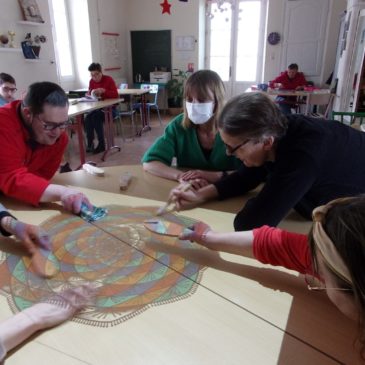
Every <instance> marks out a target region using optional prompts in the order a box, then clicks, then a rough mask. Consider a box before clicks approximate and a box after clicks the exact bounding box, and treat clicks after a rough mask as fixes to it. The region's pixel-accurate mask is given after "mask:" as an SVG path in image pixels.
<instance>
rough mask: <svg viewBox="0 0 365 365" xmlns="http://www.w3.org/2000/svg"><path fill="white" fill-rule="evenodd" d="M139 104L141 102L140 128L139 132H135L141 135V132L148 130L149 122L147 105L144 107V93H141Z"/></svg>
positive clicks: (149, 128)
mask: <svg viewBox="0 0 365 365" xmlns="http://www.w3.org/2000/svg"><path fill="white" fill-rule="evenodd" d="M141 104H142V128H141V130H140V131H139V132H137V136H139V137H140V136H141V135H142V133H143V132H145V131H150V130H151V127H150V123H149V120H148V118H147V107H146V94H142V95H141Z"/></svg>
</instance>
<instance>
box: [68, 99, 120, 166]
mask: <svg viewBox="0 0 365 365" xmlns="http://www.w3.org/2000/svg"><path fill="white" fill-rule="evenodd" d="M119 102H120V99H107V100H101V101H93V102H78V103H76V104H72V103H70V106H69V109H68V116H69V118H75V120H76V123H75V124H74V125H72V126H71V128H72V129H73V130H74V131H75V132H76V134H77V138H78V142H79V152H80V166H79V167H78V169H79V168H81V167H82V165H83V164H84V163H85V145H84V132H83V128H84V114H85V113H89V112H92V111H93V110H97V109H103V110H104V116H105V123H104V128H105V137H106V147H107V148H106V150H105V152H104V154H103V156H102V158H101V159H102V161H104V160H105V158H106V156H107V154H108V153H109V152H110V151H111V150H112V149H114V148H115V149H119V151H120V147H119V146H115V145H114V125H113V115H112V108H113V105H116V104H118V103H119Z"/></svg>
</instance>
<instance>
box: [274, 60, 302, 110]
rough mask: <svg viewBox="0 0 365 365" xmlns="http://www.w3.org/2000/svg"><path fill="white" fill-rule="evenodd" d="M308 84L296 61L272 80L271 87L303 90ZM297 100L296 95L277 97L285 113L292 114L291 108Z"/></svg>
mask: <svg viewBox="0 0 365 365" xmlns="http://www.w3.org/2000/svg"><path fill="white" fill-rule="evenodd" d="M306 84H307V81H306V79H305V77H304V75H303V72H299V71H298V65H297V64H296V63H292V64H290V65H289V66H288V69H287V70H286V71H284V72H282V73H281V74H280V76H278V77H277V78H275V79H274V80H272V81H270V84H269V86H270V87H271V88H275V89H282V90H303V88H304V86H305V85H306ZM296 100H297V99H296V97H295V96H283V95H279V96H278V97H277V98H276V102H277V104H278V105H279V108H280V110H281V111H282V112H283V113H284V114H291V108H292V107H293V105H295V103H296Z"/></svg>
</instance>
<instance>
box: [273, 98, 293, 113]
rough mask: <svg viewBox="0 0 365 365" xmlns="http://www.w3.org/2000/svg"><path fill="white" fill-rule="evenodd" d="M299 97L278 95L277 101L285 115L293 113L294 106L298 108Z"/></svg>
mask: <svg viewBox="0 0 365 365" xmlns="http://www.w3.org/2000/svg"><path fill="white" fill-rule="evenodd" d="M296 101H297V98H296V97H295V96H294V97H291V96H277V97H276V99H275V102H276V103H277V105H278V107H279V109H280V110H281V112H282V113H283V114H285V115H288V114H292V112H291V110H292V108H294V109H295V108H296Z"/></svg>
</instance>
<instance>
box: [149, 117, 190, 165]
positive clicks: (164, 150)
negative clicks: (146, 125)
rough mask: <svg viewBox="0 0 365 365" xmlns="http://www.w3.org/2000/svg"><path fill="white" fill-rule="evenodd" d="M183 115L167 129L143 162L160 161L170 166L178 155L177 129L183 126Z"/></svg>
mask: <svg viewBox="0 0 365 365" xmlns="http://www.w3.org/2000/svg"><path fill="white" fill-rule="evenodd" d="M182 119H183V114H180V115H178V116H177V117H175V118H174V119H173V120H172V121H171V122H170V123H169V124H168V125H167V126H166V128H165V132H164V134H163V135H162V136H161V137H158V138H157V139H156V141H155V142H154V143H153V145H152V146H151V147H150V148H149V149H148V150H147V151H146V152H145V154H144V155H143V157H142V163H143V162H151V161H160V162H162V163H164V164H165V165H168V166H170V165H171V161H172V159H173V157H175V156H176V155H177V146H176V144H177V133H178V130H177V127H178V126H180V125H181V122H182Z"/></svg>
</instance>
